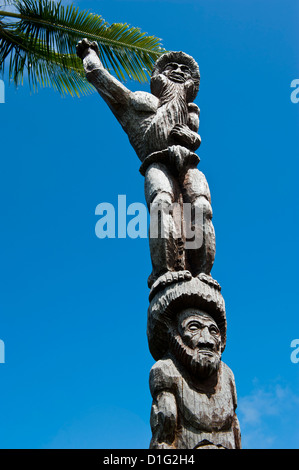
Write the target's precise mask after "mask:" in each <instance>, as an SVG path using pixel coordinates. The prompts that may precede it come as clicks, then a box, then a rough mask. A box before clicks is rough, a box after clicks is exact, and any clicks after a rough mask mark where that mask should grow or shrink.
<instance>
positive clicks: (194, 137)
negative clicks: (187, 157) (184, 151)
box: [170, 124, 201, 150]
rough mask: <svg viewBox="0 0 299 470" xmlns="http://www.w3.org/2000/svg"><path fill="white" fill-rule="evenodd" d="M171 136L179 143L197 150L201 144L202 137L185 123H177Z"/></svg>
mask: <svg viewBox="0 0 299 470" xmlns="http://www.w3.org/2000/svg"><path fill="white" fill-rule="evenodd" d="M170 136H171V137H172V138H173V139H174V140H175V141H176V142H177V143H179V144H181V145H183V146H185V147H187V148H189V149H191V150H196V149H197V148H198V147H199V146H200V144H201V138H200V136H199V135H198V134H196V133H195V132H193V131H191V129H189V127H188V126H186V125H185V124H176V125H175V126H174V127H173V128H172V130H171V132H170Z"/></svg>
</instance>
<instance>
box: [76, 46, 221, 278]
mask: <svg viewBox="0 0 299 470" xmlns="http://www.w3.org/2000/svg"><path fill="white" fill-rule="evenodd" d="M77 54H78V56H79V57H81V59H82V60H83V66H84V69H85V73H86V77H87V79H88V80H89V82H91V83H92V84H93V85H94V86H95V88H96V89H97V91H98V92H99V94H100V95H101V96H102V98H103V99H104V100H105V102H106V103H107V104H108V106H109V108H110V109H111V110H112V112H113V114H114V115H115V116H116V118H117V120H118V121H119V122H120V124H121V126H122V127H123V129H124V130H125V132H126V133H127V135H128V137H129V140H130V142H131V144H132V146H133V148H134V149H135V151H136V153H137V156H138V157H139V159H140V160H141V162H142V165H141V168H140V171H141V173H142V174H143V175H144V176H145V197H146V201H147V205H148V208H149V210H150V212H151V213H153V212H154V211H155V210H156V211H157V212H158V211H159V210H160V209H161V207H162V208H163V211H162V212H163V225H164V226H167V228H168V233H169V236H168V237H165V238H163V237H162V236H161V235H159V236H158V237H156V238H154V237H150V252H151V260H152V267H153V271H152V274H151V276H150V277H149V286H150V287H151V286H152V285H153V283H154V282H155V281H156V280H157V279H158V278H161V276H162V277H163V275H164V279H166V283H167V282H172V280H175V279H178V273H183V277H184V276H185V278H186V279H189V278H190V275H192V276H194V277H195V276H197V275H199V274H200V273H206V274H209V273H210V271H211V269H212V266H213V263H214V257H215V233H214V228H213V224H212V208H211V198H210V191H209V187H208V184H207V181H206V179H205V176H204V175H203V173H202V172H200V171H199V170H198V169H197V168H196V166H197V164H198V162H199V158H198V156H197V155H196V154H195V153H194V151H195V150H196V149H197V148H198V147H199V145H200V141H201V140H200V137H199V135H198V133H197V131H198V126H199V109H198V107H197V105H196V104H194V103H193V101H194V99H195V97H196V95H197V91H198V87H199V80H200V74H199V70H198V65H197V64H196V62H195V61H194V59H193V58H192V57H190V56H189V55H187V54H184V53H183V52H171V53H167V54H164V55H162V56H161V57H160V58H159V59H158V61H157V62H156V64H155V67H154V70H153V73H152V77H151V93H146V92H142V91H138V92H131V91H130V90H128V89H127V88H126V87H125V86H124V85H123V84H122V83H120V82H119V81H118V80H117V79H116V78H114V77H113V76H112V75H111V74H110V73H109V72H108V71H107V70H105V68H104V67H103V65H102V63H101V61H100V59H99V56H98V49H97V45H96V43H90V42H89V41H87V40H86V39H84V40H82V41H80V42H79V43H78V45H77ZM175 203H178V204H179V205H180V207H182V206H183V203H190V207H191V226H192V227H193V231H194V233H201V234H202V243H201V244H200V246H196V249H193V247H191V248H190V247H187V245H186V237H185V238H184V232H182V233H181V236H180V237H176V236H175V233H176V232H175V230H176V227H177V225H176V223H177V222H176V221H175V220H174V215H173V213H172V211H171V210H169V209H171V208H172V205H173V204H175ZM196 214H201V216H202V218H201V217H199V218H197V217H196ZM165 275H166V277H165ZM180 278H182V276H181V277H180Z"/></svg>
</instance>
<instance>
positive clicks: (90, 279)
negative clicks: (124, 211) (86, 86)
mask: <svg viewBox="0 0 299 470" xmlns="http://www.w3.org/2000/svg"><path fill="white" fill-rule="evenodd" d="M75 3H76V4H77V5H78V6H79V7H80V8H81V9H90V10H91V11H93V12H96V13H99V14H101V15H102V16H103V17H104V18H105V20H106V21H107V22H109V23H113V22H127V23H129V24H131V25H133V26H139V27H140V28H141V29H142V30H143V31H145V32H147V33H149V34H153V35H155V36H158V37H160V38H162V40H163V45H164V47H165V48H166V49H172V50H183V51H185V52H187V53H188V54H191V55H192V56H193V57H194V58H195V59H196V60H197V62H198V63H199V67H200V71H201V85H200V91H199V94H198V97H197V99H196V103H197V104H198V106H199V107H200V109H201V121H200V130H199V133H200V135H201V137H202V145H201V147H200V149H199V156H200V158H201V162H200V164H199V169H200V170H201V171H203V172H204V173H205V175H206V177H207V180H208V183H209V186H210V190H211V194H212V206H213V211H214V226H215V230H216V243H217V246H216V248H217V253H216V260H215V264H214V267H213V270H212V275H213V277H214V278H215V279H217V280H218V281H219V282H220V284H221V285H222V292H223V295H224V298H225V301H226V307H227V321H228V332H227V336H228V340H227V347H226V350H225V352H224V354H223V360H224V362H226V363H227V364H228V365H229V366H230V367H231V369H232V370H233V372H234V374H235V379H236V386H237V392H238V410H237V412H238V417H239V420H240V424H241V432H242V439H243V447H244V448H298V447H299V431H298V419H299V412H298V409H299V407H298V403H299V393H298V390H299V363H298V364H295V363H292V362H291V359H290V356H291V352H292V349H291V347H290V343H291V341H292V340H293V339H295V338H299V324H298V306H299V305H298V295H297V292H298V281H299V276H298V268H297V266H298V261H299V259H298V245H297V240H298V219H297V213H298V209H297V207H298V183H297V177H298V176H297V175H298V150H299V140H298V124H299V103H298V104H295V103H292V101H291V99H290V95H291V92H292V91H293V90H292V88H291V87H290V84H291V82H292V81H293V80H294V79H299V47H298V44H299V42H298V39H299V37H298V36H299V33H298V14H299V5H298V1H296V0H283V1H282V0H272V1H271V2H270V1H267V0H250V1H249V0H243V1H242V2H240V1H239V0H227V1H225V2H224V1H220V0H203V1H200V0H196V1H195V0H194V1H193V0H189V1H186V0H184V2H182V1H174V0H172V1H171V0H169V1H159V0H155V1H153V0H150V1H146V0H143V1H140V0H138V2H137V0H136V1H133V0H132V1H126V0H109V1H106V0H103V1H101V2H98V1H95V0H85V1H77V2H75ZM4 82H5V103H4V104H2V103H1V104H0V129H1V171H0V179H1V183H0V192H1V196H0V198H1V283H0V290H1V293H0V308H1V321H0V339H1V340H3V341H4V343H5V353H6V356H5V364H0V380H1V389H0V417H1V427H0V447H1V448H110V449H111V448H148V445H149V441H150V437H151V432H150V426H149V415H150V408H151V397H150V393H149V387H148V376H149V371H150V368H151V366H152V365H153V363H154V361H153V359H152V357H151V356H150V353H149V351H148V346H147V338H146V315H147V307H148V288H147V277H148V275H149V274H150V271H151V263H150V256H149V249H148V240H147V239H130V238H125V239H117V238H115V239H103V240H100V239H99V238H97V237H96V235H95V224H96V222H97V220H98V218H99V217H98V216H96V215H95V208H96V206H97V205H98V204H99V203H102V202H109V203H112V204H114V205H116V204H117V199H118V195H126V198H127V204H128V205H129V204H131V203H134V202H140V203H144V193H143V177H142V176H141V175H140V173H139V171H138V170H139V161H138V159H137V156H136V155H135V153H134V151H133V149H132V148H131V147H130V145H129V142H128V139H127V137H126V135H125V134H124V133H123V131H122V129H121V128H120V126H119V124H118V123H117V122H116V121H115V119H114V117H113V116H112V115H111V113H110V111H109V109H108V108H107V106H106V105H105V104H104V103H103V102H102V100H101V99H100V97H99V96H98V95H97V94H96V93H94V94H92V95H90V96H88V97H83V98H80V99H77V98H64V99H63V98H61V97H60V95H59V94H58V93H56V92H54V91H53V90H51V89H42V90H39V92H38V93H36V94H31V93H30V91H29V88H28V86H27V84H26V83H25V84H24V86H23V87H20V88H19V89H18V90H15V89H14V87H13V86H8V80H7V77H5V78H4ZM127 86H128V87H129V88H131V89H132V90H138V89H142V90H144V91H149V85H148V84H145V85H140V84H137V83H127ZM128 220H129V218H128Z"/></svg>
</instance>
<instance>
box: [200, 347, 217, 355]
mask: <svg viewBox="0 0 299 470" xmlns="http://www.w3.org/2000/svg"><path fill="white" fill-rule="evenodd" d="M197 352H198V353H200V354H206V355H207V356H214V352H213V351H211V349H208V348H203V349H198V350H197Z"/></svg>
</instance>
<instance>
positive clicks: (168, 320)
mask: <svg viewBox="0 0 299 470" xmlns="http://www.w3.org/2000/svg"><path fill="white" fill-rule="evenodd" d="M187 308H196V309H199V310H201V311H203V312H205V313H207V314H208V315H210V316H211V317H212V318H213V319H214V321H215V322H216V323H217V325H218V328H219V330H220V333H221V343H222V348H221V350H222V352H223V351H224V348H225V344H226V314H225V303H224V299H223V297H222V295H221V293H220V288H217V287H215V285H213V284H212V283H210V282H206V279H203V280H202V279H199V278H192V279H191V280H190V281H182V282H178V283H174V284H173V285H171V286H167V287H166V288H165V289H164V290H163V291H160V292H158V293H157V294H156V295H155V297H154V298H153V299H152V301H151V303H150V306H149V309H148V319H147V336H148V342H149V349H150V352H151V354H152V356H153V358H154V359H155V360H156V361H158V360H159V359H162V358H163V356H165V354H166V353H167V351H168V350H169V331H170V330H171V329H172V328H173V325H174V322H175V320H176V318H177V315H178V314H179V313H180V312H181V311H182V310H185V309H187Z"/></svg>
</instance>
